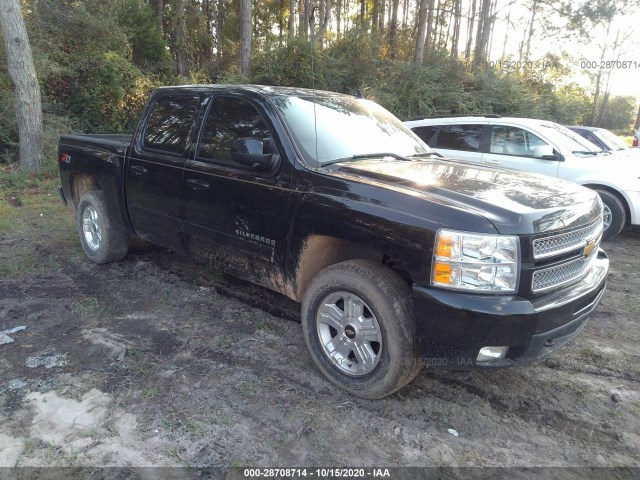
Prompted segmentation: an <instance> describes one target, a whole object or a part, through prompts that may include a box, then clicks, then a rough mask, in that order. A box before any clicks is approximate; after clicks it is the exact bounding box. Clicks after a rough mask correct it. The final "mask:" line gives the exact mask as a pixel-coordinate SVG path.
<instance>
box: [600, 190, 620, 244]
mask: <svg viewBox="0 0 640 480" xmlns="http://www.w3.org/2000/svg"><path fill="white" fill-rule="evenodd" d="M596 192H598V195H600V198H601V199H602V203H603V212H602V222H603V226H604V231H603V233H602V238H603V240H611V239H612V238H613V237H615V236H616V235H618V234H619V233H620V232H621V231H622V229H623V228H624V226H625V225H626V223H627V212H626V211H625V209H624V205H623V204H622V202H621V201H620V199H619V198H618V197H617V196H616V195H614V194H613V193H610V192H607V191H606V190H596Z"/></svg>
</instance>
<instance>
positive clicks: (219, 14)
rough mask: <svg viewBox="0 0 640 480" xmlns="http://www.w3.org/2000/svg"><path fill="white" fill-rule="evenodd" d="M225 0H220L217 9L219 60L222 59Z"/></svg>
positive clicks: (217, 51) (217, 55) (217, 49)
mask: <svg viewBox="0 0 640 480" xmlns="http://www.w3.org/2000/svg"><path fill="white" fill-rule="evenodd" d="M223 22H224V0H218V8H217V11H216V57H217V59H218V61H220V60H222V48H223V46H224V45H223V39H222V31H223V28H224V23H223Z"/></svg>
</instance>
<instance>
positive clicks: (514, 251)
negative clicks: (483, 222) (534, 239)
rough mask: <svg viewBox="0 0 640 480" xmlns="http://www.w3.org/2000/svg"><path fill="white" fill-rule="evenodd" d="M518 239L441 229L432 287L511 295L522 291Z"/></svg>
mask: <svg viewBox="0 0 640 480" xmlns="http://www.w3.org/2000/svg"><path fill="white" fill-rule="evenodd" d="M519 263H520V256H519V251H518V237H516V236H512V235H484V234H474V233H466V232H456V231H453V230H439V231H438V234H437V235H436V244H435V256H434V260H433V270H432V272H431V284H432V285H434V286H438V287H447V288H455V289H458V290H474V291H482V292H495V293H508V292H515V291H516V290H517V288H518V272H519V270H520V269H519Z"/></svg>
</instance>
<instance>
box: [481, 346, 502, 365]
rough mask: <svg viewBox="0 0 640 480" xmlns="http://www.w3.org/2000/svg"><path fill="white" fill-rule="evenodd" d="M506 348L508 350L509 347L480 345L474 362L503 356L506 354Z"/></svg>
mask: <svg viewBox="0 0 640 480" xmlns="http://www.w3.org/2000/svg"><path fill="white" fill-rule="evenodd" d="M507 350H509V347H482V348H481V349H480V353H478V358H476V362H488V361H491V360H497V359H499V358H504V357H505V355H506V354H507Z"/></svg>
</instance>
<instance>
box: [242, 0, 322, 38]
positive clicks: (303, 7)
mask: <svg viewBox="0 0 640 480" xmlns="http://www.w3.org/2000/svg"><path fill="white" fill-rule="evenodd" d="M241 1H242V0H241ZM298 11H299V19H298V35H299V36H300V38H303V39H305V40H307V39H308V38H309V17H311V0H300V6H299V10H298Z"/></svg>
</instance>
